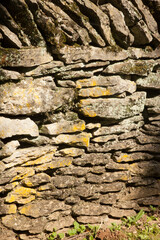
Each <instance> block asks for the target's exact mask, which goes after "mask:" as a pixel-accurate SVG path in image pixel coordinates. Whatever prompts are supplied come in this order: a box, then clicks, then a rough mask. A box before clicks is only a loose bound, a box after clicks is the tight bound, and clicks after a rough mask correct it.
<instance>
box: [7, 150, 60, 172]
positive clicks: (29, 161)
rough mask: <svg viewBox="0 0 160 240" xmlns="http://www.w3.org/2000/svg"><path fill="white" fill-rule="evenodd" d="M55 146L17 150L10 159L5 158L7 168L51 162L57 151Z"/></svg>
mask: <svg viewBox="0 0 160 240" xmlns="http://www.w3.org/2000/svg"><path fill="white" fill-rule="evenodd" d="M56 149H57V148H56V147H55V146H48V145H46V146H41V147H38V148H37V147H29V148H24V149H23V148H22V149H17V150H16V151H15V152H14V153H13V154H12V155H11V156H10V157H7V158H4V159H3V162H4V163H6V168H11V167H13V166H18V165H21V164H24V165H25V166H26V167H27V166H31V165H37V164H38V165H39V164H42V163H46V162H50V161H51V160H52V158H53V154H54V153H55V151H56Z"/></svg>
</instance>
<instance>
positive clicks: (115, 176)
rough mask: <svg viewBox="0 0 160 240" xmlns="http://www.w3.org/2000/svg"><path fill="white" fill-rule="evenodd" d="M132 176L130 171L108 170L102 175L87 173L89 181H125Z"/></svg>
mask: <svg viewBox="0 0 160 240" xmlns="http://www.w3.org/2000/svg"><path fill="white" fill-rule="evenodd" d="M129 178H130V176H129V174H128V172H113V173H109V172H106V173H104V174H102V175H96V174H92V173H88V174H87V175H86V180H87V182H89V183H110V182H114V181H124V182H126V181H127V180H129Z"/></svg>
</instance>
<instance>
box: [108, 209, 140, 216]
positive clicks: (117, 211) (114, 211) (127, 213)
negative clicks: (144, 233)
mask: <svg viewBox="0 0 160 240" xmlns="http://www.w3.org/2000/svg"><path fill="white" fill-rule="evenodd" d="M109 215H110V216H111V217H114V218H122V217H133V216H135V215H136V211H134V210H126V209H125V210H124V209H119V208H112V209H111V211H110V212H109Z"/></svg>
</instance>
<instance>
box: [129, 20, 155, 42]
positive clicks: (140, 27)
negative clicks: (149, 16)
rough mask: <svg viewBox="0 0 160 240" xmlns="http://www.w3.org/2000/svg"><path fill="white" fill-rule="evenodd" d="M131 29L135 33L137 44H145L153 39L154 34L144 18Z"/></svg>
mask: <svg viewBox="0 0 160 240" xmlns="http://www.w3.org/2000/svg"><path fill="white" fill-rule="evenodd" d="M131 31H132V33H133V35H134V44H135V45H145V44H148V43H150V42H151V41H152V40H153V38H152V35H151V33H150V31H149V29H148V27H147V25H146V23H145V22H144V21H143V20H140V21H139V22H138V23H137V24H136V25H135V26H133V27H132V28H131Z"/></svg>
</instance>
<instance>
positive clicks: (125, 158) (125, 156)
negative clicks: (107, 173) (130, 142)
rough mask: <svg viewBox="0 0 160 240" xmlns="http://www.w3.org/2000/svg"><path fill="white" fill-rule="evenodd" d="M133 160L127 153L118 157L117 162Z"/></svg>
mask: <svg viewBox="0 0 160 240" xmlns="http://www.w3.org/2000/svg"><path fill="white" fill-rule="evenodd" d="M130 161H133V159H132V158H131V156H129V155H128V154H122V155H121V156H120V157H119V158H118V159H117V162H119V163H120V162H130Z"/></svg>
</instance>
